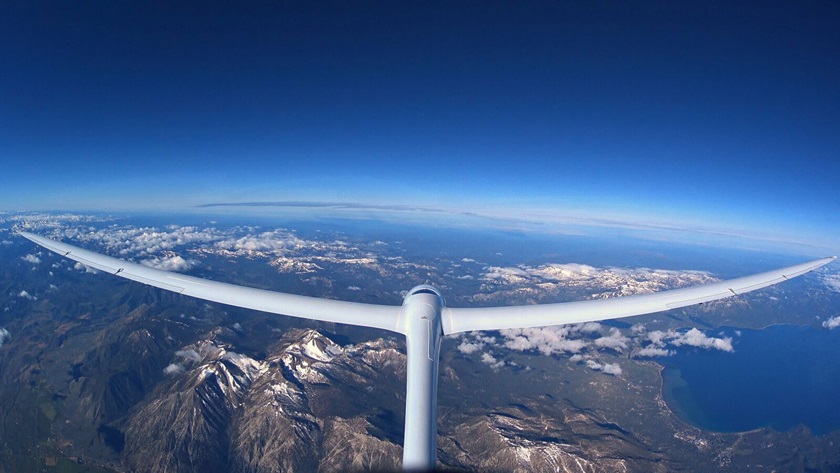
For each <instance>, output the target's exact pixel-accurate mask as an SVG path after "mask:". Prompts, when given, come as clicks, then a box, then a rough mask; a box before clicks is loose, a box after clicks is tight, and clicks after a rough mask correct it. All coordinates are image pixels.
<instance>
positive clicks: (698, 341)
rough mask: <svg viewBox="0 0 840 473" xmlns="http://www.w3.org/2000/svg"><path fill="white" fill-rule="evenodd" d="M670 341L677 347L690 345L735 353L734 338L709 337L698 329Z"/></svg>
mask: <svg viewBox="0 0 840 473" xmlns="http://www.w3.org/2000/svg"><path fill="white" fill-rule="evenodd" d="M669 341H670V343H671V344H672V345H676V346H681V345H688V346H692V347H699V348H705V349H707V350H708V349H711V348H714V349H716V350H722V351H728V352H731V351H734V349H733V348H732V338H730V337H724V338H716V337H709V336H707V335H706V334H704V333H703V332H701V331H700V330H697V328H692V329H691V330H689V331H688V332H685V333H683V334H680V335H678V336H676V337H674V338H673V339H671V340H669Z"/></svg>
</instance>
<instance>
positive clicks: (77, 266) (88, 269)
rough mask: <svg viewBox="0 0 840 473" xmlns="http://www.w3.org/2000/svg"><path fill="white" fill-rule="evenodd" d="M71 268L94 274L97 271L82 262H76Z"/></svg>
mask: <svg viewBox="0 0 840 473" xmlns="http://www.w3.org/2000/svg"><path fill="white" fill-rule="evenodd" d="M73 269H75V270H76V271H84V272H86V273H93V274H96V272H97V271H96V270H95V269H93V268H91V267H90V266H85V265H83V264H82V263H78V262H77V263H76V264H74V265H73Z"/></svg>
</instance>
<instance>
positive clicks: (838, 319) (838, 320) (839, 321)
mask: <svg viewBox="0 0 840 473" xmlns="http://www.w3.org/2000/svg"><path fill="white" fill-rule="evenodd" d="M822 326H823V327H825V328H827V329H833V328H836V327H840V315H837V316H834V317H832V318H830V319H828V320H826V321H825V322H823V323H822Z"/></svg>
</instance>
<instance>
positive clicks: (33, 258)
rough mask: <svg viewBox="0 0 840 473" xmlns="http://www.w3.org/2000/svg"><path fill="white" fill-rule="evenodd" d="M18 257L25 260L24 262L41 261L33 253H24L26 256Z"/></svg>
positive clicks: (36, 262)
mask: <svg viewBox="0 0 840 473" xmlns="http://www.w3.org/2000/svg"><path fill="white" fill-rule="evenodd" d="M20 259H22V260H24V261H26V262H28V263H32V264H40V263H41V258H38V257H37V256H35V255H26V256H21V258H20Z"/></svg>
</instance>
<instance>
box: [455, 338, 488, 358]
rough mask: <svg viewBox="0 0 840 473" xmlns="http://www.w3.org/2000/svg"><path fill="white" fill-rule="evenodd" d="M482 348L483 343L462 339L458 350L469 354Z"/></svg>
mask: <svg viewBox="0 0 840 473" xmlns="http://www.w3.org/2000/svg"><path fill="white" fill-rule="evenodd" d="M482 348H484V344H483V343H480V342H469V341H467V340H464V341H462V342H461V344H460V345H458V351H460V352H461V353H464V354H466V355H469V354H471V353H475V352H477V351H478V350H481V349H482Z"/></svg>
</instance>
